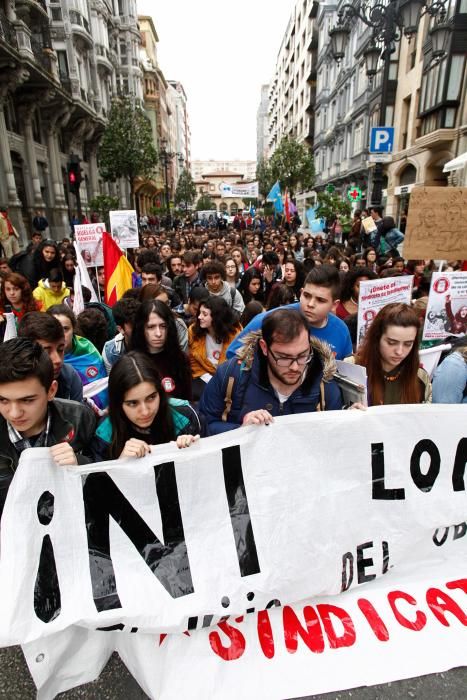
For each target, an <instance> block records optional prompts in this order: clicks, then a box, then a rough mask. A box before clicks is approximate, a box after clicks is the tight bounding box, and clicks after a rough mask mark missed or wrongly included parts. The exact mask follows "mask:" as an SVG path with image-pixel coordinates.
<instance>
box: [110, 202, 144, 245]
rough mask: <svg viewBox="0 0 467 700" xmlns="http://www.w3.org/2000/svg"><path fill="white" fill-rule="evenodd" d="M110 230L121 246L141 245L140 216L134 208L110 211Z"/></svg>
mask: <svg viewBox="0 0 467 700" xmlns="http://www.w3.org/2000/svg"><path fill="white" fill-rule="evenodd" d="M110 231H111V234H112V238H113V239H114V241H116V242H117V243H118V245H119V246H120V248H123V249H126V248H137V247H138V246H139V232H138V218H137V216H136V211H135V210H134V209H129V210H124V209H122V210H118V211H111V212H110Z"/></svg>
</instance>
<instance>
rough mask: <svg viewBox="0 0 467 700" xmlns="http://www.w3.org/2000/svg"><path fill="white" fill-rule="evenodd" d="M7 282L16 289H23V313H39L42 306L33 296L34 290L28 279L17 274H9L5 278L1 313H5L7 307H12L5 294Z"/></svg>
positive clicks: (1, 293)
mask: <svg viewBox="0 0 467 700" xmlns="http://www.w3.org/2000/svg"><path fill="white" fill-rule="evenodd" d="M5 282H9V283H10V284H12V285H13V286H14V287H18V288H19V289H21V303H22V305H23V307H22V312H23V313H28V312H29V311H39V309H40V305H39V304H38V303H37V301H36V300H35V299H34V297H33V296H32V289H31V286H30V284H29V282H28V281H27V279H26V277H23V275H20V274H18V273H17V272H8V273H7V274H6V275H4V277H3V283H2V288H1V290H0V312H1V313H3V312H4V311H5V307H6V306H9V305H10V302H9V301H8V299H7V296H6V294H5Z"/></svg>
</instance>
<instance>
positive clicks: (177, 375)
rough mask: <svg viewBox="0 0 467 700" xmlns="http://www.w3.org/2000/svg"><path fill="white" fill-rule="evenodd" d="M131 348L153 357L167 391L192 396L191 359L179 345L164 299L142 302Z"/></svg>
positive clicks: (175, 395) (134, 327)
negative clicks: (189, 359)
mask: <svg viewBox="0 0 467 700" xmlns="http://www.w3.org/2000/svg"><path fill="white" fill-rule="evenodd" d="M130 348H131V350H136V351H138V352H143V353H145V354H147V355H148V357H150V359H151V361H152V363H153V365H154V367H155V368H156V369H157V371H158V372H159V374H160V375H161V380H162V386H163V388H164V390H165V391H166V393H167V394H170V396H172V397H174V398H178V399H186V400H188V401H189V400H190V399H191V371H190V363H189V361H188V357H187V355H185V353H184V352H183V351H182V349H181V347H180V343H179V340H178V335H177V326H176V324H175V319H174V317H173V314H172V312H171V310H170V309H169V307H168V306H167V305H166V304H164V303H163V302H162V301H157V300H151V301H145V302H143V303H142V304H141V306H140V307H139V309H138V311H137V312H136V316H135V323H134V326H133V333H132V335H131V341H130Z"/></svg>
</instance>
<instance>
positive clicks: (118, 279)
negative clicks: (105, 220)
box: [103, 231, 134, 306]
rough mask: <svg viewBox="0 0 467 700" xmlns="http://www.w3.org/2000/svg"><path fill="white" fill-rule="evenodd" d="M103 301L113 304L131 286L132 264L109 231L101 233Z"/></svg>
mask: <svg viewBox="0 0 467 700" xmlns="http://www.w3.org/2000/svg"><path fill="white" fill-rule="evenodd" d="M103 243H104V272H105V301H106V304H108V305H109V306H113V305H114V304H115V302H116V301H118V300H119V299H120V298H121V296H122V295H123V294H124V292H126V290H127V289H131V287H132V273H133V272H134V270H133V268H132V266H131V265H130V263H129V262H128V260H127V258H126V257H125V255H124V253H123V251H122V250H121V249H120V248H119V247H118V245H117V243H116V242H115V241H114V239H113V238H112V236H111V235H110V233H107V232H106V231H105V232H104V234H103Z"/></svg>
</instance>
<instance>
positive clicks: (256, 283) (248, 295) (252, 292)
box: [238, 267, 263, 304]
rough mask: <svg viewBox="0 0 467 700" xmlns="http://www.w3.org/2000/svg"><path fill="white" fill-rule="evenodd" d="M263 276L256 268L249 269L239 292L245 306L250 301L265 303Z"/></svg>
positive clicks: (242, 280)
mask: <svg viewBox="0 0 467 700" xmlns="http://www.w3.org/2000/svg"><path fill="white" fill-rule="evenodd" d="M262 288H263V275H262V274H261V272H260V271H259V270H258V269H257V268H256V267H249V268H248V270H247V271H246V272H245V273H244V275H243V277H242V279H241V280H240V284H239V285H238V291H239V292H240V294H241V295H242V297H243V301H244V302H245V304H248V302H250V301H261V302H262V301H263V289H262Z"/></svg>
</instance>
